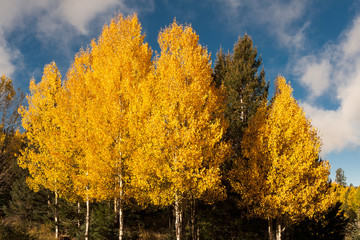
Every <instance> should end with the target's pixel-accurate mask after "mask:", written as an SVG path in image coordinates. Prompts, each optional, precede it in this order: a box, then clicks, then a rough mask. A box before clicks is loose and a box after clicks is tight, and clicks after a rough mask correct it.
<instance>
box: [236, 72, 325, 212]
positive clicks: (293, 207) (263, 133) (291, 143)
mask: <svg viewBox="0 0 360 240" xmlns="http://www.w3.org/2000/svg"><path fill="white" fill-rule="evenodd" d="M275 85H276V93H275V96H274V98H273V99H272V102H271V104H270V105H267V104H265V103H264V104H263V105H262V106H260V107H259V109H258V112H257V113H256V114H255V116H254V117H253V119H251V120H250V124H249V126H248V128H247V130H246V132H245V136H244V139H243V146H242V148H243V155H244V157H246V158H247V159H245V160H241V161H240V160H239V161H238V162H237V163H236V168H235V170H234V172H233V174H232V176H233V177H232V179H231V181H232V184H233V185H234V187H235V189H236V190H237V191H239V192H242V193H246V194H245V197H246V199H249V198H252V199H253V200H255V201H256V202H258V203H259V205H258V207H259V209H256V212H258V213H259V212H260V213H261V214H265V215H266V216H268V217H272V218H276V217H280V215H284V214H285V215H286V216H288V217H289V218H292V219H296V218H298V217H301V216H311V215H313V214H314V213H315V212H316V211H320V210H323V209H324V208H326V206H328V205H329V204H330V203H329V201H327V200H326V197H328V195H327V194H328V193H329V192H328V190H327V189H328V188H329V186H328V184H327V181H328V175H329V165H328V163H327V162H326V161H319V160H318V154H319V150H320V139H319V137H318V135H317V132H316V130H315V129H314V128H313V127H312V125H311V123H310V121H309V120H308V119H307V118H306V117H305V113H304V112H303V110H302V109H301V108H300V107H299V106H298V104H297V102H296V101H295V99H294V98H293V97H292V89H291V86H290V84H287V83H286V80H285V79H284V78H283V77H278V78H277V80H276V83H275ZM237 173H239V176H236V174H237ZM238 182H240V184H237V183H238ZM279 214H280V215H279Z"/></svg>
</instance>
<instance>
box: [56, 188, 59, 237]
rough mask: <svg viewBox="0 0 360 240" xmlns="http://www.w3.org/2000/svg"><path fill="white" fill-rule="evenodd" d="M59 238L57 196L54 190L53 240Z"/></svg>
mask: <svg viewBox="0 0 360 240" xmlns="http://www.w3.org/2000/svg"><path fill="white" fill-rule="evenodd" d="M58 238H59V219H58V194H57V191H56V190H55V239H58Z"/></svg>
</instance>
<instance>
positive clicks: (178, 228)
mask: <svg viewBox="0 0 360 240" xmlns="http://www.w3.org/2000/svg"><path fill="white" fill-rule="evenodd" d="M182 221H183V209H182V203H181V201H180V200H179V198H178V196H177V195H176V196H175V232H176V240H182V239H183V236H182V228H183V226H182V224H183V222H182Z"/></svg>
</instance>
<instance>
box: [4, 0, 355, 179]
mask: <svg viewBox="0 0 360 240" xmlns="http://www.w3.org/2000/svg"><path fill="white" fill-rule="evenodd" d="M119 12H121V13H123V14H124V15H127V14H131V13H133V12H137V13H138V16H139V19H140V21H141V23H142V26H143V30H144V32H145V34H146V41H147V42H149V44H150V45H151V47H152V48H153V49H154V50H158V45H157V35H158V33H159V31H160V30H161V28H164V27H165V26H167V25H169V24H170V23H171V22H172V21H173V20H174V18H176V20H177V21H178V22H179V23H183V24H185V23H191V24H192V26H193V28H194V29H195V30H196V32H197V33H198V34H199V36H200V42H201V44H202V45H204V46H207V48H208V50H209V51H210V52H211V53H212V60H213V62H215V55H216V52H217V51H218V50H219V48H220V46H221V47H222V48H223V49H224V50H225V51H227V50H230V51H232V48H233V45H234V43H235V42H236V41H237V39H238V37H239V36H243V35H244V34H245V33H247V34H249V35H250V36H251V37H252V39H253V41H254V44H255V45H256V46H257V48H258V52H259V53H260V54H261V55H262V59H263V66H264V69H265V73H266V79H267V80H268V81H269V82H270V85H271V91H273V82H274V79H275V77H276V76H277V75H282V76H284V77H285V78H286V79H287V80H288V81H291V84H292V86H293V88H294V96H295V98H296V99H297V100H298V101H299V102H300V104H301V105H302V106H303V108H304V110H305V112H306V113H307V115H308V117H310V118H311V119H312V121H313V124H314V126H315V127H316V128H317V129H318V130H319V132H320V135H321V137H322V140H323V146H322V157H323V158H325V159H328V160H329V161H330V164H331V166H332V172H335V170H336V169H337V168H343V169H344V171H345V175H346V176H347V180H348V181H347V182H348V183H353V184H354V185H360V173H359V172H360V1H356V0H346V1H337V0H316V1H310V0H290V1H282V0H272V1H265V0H252V1H245V0H183V1H176V0H149V1H145V0H102V1H98V0H1V2H0V74H5V75H7V76H9V77H11V78H12V79H13V81H14V84H15V86H16V87H18V88H20V89H21V90H22V91H24V92H26V93H27V92H28V87H29V81H30V79H31V78H33V77H34V78H35V80H36V81H40V80H41V75H42V70H43V68H44V66H45V65H46V64H48V63H50V62H51V61H55V62H56V64H57V65H58V67H59V69H60V71H61V73H62V74H63V76H65V74H66V70H67V68H68V67H69V66H70V64H71V62H72V60H73V58H74V55H75V53H76V52H78V51H79V49H80V48H81V47H85V48H86V46H87V45H88V44H89V43H90V40H91V39H92V38H97V37H98V36H99V34H100V33H101V29H102V26H103V25H104V24H105V23H108V22H109V20H110V19H111V18H112V17H113V16H114V15H115V14H116V13H119ZM331 176H332V178H334V175H333V173H332V175H331Z"/></svg>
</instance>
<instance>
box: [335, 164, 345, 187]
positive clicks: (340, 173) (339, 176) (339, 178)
mask: <svg viewBox="0 0 360 240" xmlns="http://www.w3.org/2000/svg"><path fill="white" fill-rule="evenodd" d="M335 173H336V176H335V182H336V183H338V184H339V185H341V186H343V187H346V176H345V173H344V170H343V169H342V168H338V169H336V171H335Z"/></svg>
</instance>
